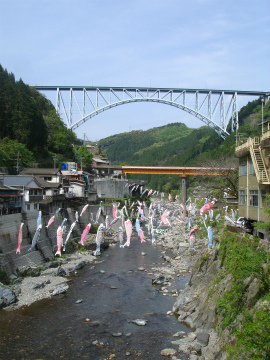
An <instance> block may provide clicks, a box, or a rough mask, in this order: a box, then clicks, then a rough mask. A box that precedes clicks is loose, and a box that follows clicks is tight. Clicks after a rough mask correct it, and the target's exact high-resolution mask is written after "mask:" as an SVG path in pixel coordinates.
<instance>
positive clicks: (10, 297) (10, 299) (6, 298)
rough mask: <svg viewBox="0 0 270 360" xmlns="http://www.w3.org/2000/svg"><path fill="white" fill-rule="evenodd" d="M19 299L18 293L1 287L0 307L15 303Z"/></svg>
mask: <svg viewBox="0 0 270 360" xmlns="http://www.w3.org/2000/svg"><path fill="white" fill-rule="evenodd" d="M16 301H17V297H16V294H15V292H14V291H13V290H11V289H9V288H6V287H0V309H3V308H4V307H7V306H9V305H11V304H14V303H15V302H16Z"/></svg>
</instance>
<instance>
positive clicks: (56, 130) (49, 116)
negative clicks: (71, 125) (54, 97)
mask: <svg viewBox="0 0 270 360" xmlns="http://www.w3.org/2000/svg"><path fill="white" fill-rule="evenodd" d="M44 120H45V124H46V126H47V132H48V142H47V149H48V151H51V152H54V153H56V154H62V155H65V156H66V157H67V158H69V159H72V158H73V157H74V148H73V144H74V142H75V141H76V135H75V134H74V133H73V132H72V131H71V130H69V129H67V128H66V125H65V124H64V123H63V122H62V120H61V119H60V117H59V116H58V115H57V113H56V111H55V109H54V108H52V109H50V110H49V111H48V112H47V113H46V114H45V115H44Z"/></svg>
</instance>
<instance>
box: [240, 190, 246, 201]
mask: <svg viewBox="0 0 270 360" xmlns="http://www.w3.org/2000/svg"><path fill="white" fill-rule="evenodd" d="M239 205H245V190H240V191H239Z"/></svg>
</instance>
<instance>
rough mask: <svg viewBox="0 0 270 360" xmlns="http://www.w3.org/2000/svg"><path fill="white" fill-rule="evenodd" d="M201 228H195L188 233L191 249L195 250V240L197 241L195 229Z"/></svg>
mask: <svg viewBox="0 0 270 360" xmlns="http://www.w3.org/2000/svg"><path fill="white" fill-rule="evenodd" d="M197 230H200V228H198V227H197V228H193V229H192V230H191V231H190V233H189V234H188V236H189V243H190V249H191V250H194V242H195V231H197Z"/></svg>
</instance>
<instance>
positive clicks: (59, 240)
mask: <svg viewBox="0 0 270 360" xmlns="http://www.w3.org/2000/svg"><path fill="white" fill-rule="evenodd" d="M62 243H63V229H62V228H61V226H58V229H57V251H56V253H55V255H60V256H61V247H62Z"/></svg>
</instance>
